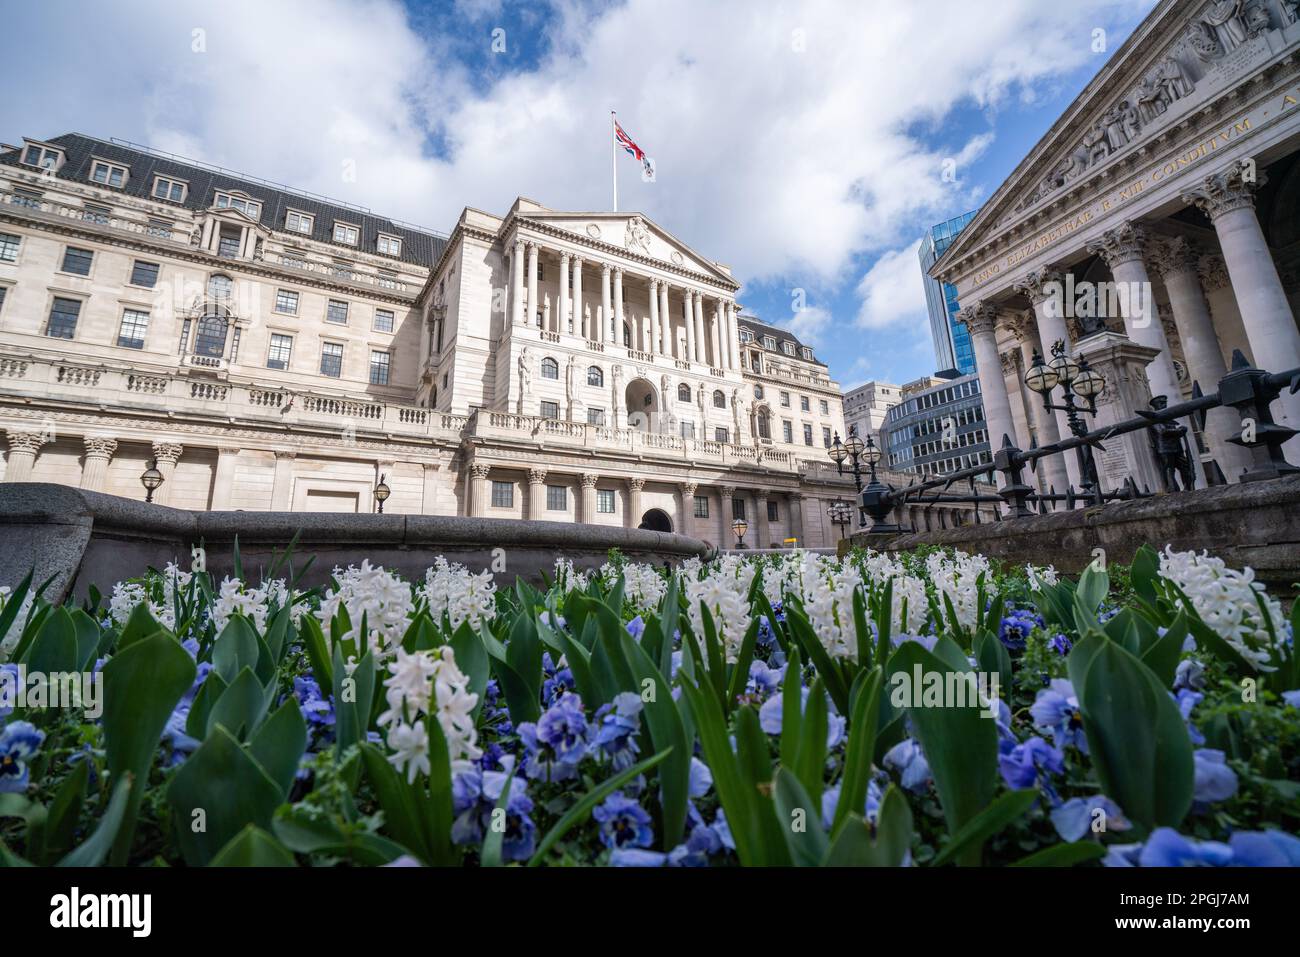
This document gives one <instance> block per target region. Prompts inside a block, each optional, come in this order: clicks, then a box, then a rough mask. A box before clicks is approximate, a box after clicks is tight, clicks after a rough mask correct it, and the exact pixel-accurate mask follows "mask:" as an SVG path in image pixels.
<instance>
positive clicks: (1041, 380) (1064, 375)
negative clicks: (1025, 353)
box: [1025, 339, 1106, 498]
mask: <svg viewBox="0 0 1300 957" xmlns="http://www.w3.org/2000/svg"><path fill="white" fill-rule="evenodd" d="M1025 385H1027V386H1029V388H1031V389H1033V390H1034V391H1035V392H1037V393H1038V394H1039V395H1041V396H1042V397H1043V408H1045V409H1047V410H1048V411H1049V412H1052V411H1058V410H1059V411H1061V412H1064V413H1065V419H1066V421H1067V422H1068V423H1069V424H1070V432H1071V433H1073V434H1074V435H1075V436H1078V437H1080V438H1081V437H1083V436H1085V435H1087V434H1088V427H1087V425H1085V424H1084V421H1083V415H1082V413H1084V412H1087V414H1088V415H1094V416H1095V415H1096V414H1097V396H1098V395H1100V394H1101V392H1102V390H1103V389H1105V388H1106V380H1105V379H1104V378H1103V377H1102V376H1101V374H1100V373H1098V372H1097V371H1095V370H1094V369H1092V368H1091V367H1090V366H1089V365H1088V360H1087V359H1086V358H1083V357H1080V358H1079V359H1077V360H1076V359H1075V358H1074V357H1073V356H1071V355H1070V354H1069V353H1067V352H1066V351H1065V343H1064V342H1062V341H1061V340H1060V339H1057V340H1056V342H1054V343H1053V344H1052V361H1051V362H1044V361H1043V357H1042V356H1041V355H1039V353H1038V350H1037V349H1035V350H1034V357H1033V361H1032V362H1031V363H1030V364H1029V371H1028V372H1026V373H1025ZM1058 385H1059V386H1061V389H1062V391H1063V392H1064V394H1065V402H1064V404H1062V405H1056V404H1053V402H1052V390H1053V389H1055V388H1056V387H1057V386H1058ZM1075 396H1078V397H1079V398H1080V399H1083V400H1085V401H1086V402H1087V405H1086V406H1083V405H1076V404H1075V401H1074V397H1075ZM1076 451H1077V454H1078V456H1079V474H1080V475H1081V476H1082V477H1083V478H1082V481H1081V482H1080V483H1079V484H1080V485H1082V486H1083V491H1084V492H1085V493H1086V494H1087V495H1089V496H1090V497H1092V498H1095V497H1096V496H1098V495H1100V494H1101V483H1100V482H1099V481H1098V480H1097V464H1096V462H1094V461H1093V457H1092V446H1090V445H1080V446H1079V447H1078V449H1077V450H1076Z"/></svg>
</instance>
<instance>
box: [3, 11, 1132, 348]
mask: <svg viewBox="0 0 1300 957" xmlns="http://www.w3.org/2000/svg"><path fill="white" fill-rule="evenodd" d="M1150 3H1151V0H1079V2H1075V3H1070V4H1046V3H1043V2H1042V0H1000V2H999V3H997V4H987V3H972V2H970V0H931V2H926V3H922V2H906V3H833V2H809V3H803V4H799V3H778V4H763V5H758V4H751V3H745V2H741V0H735V2H730V3H722V2H719V3H699V2H698V0H630V2H628V3H626V4H623V5H619V6H614V7H611V8H605V9H597V8H595V7H594V6H590V5H587V4H566V5H564V6H563V7H562V8H561V9H560V10H559V11H558V13H557V15H556V18H555V19H554V20H553V22H552V23H551V24H550V26H549V27H547V28H546V29H547V30H548V33H547V35H546V36H532V37H530V36H528V35H527V31H528V30H529V29H539V28H536V27H530V26H529V23H530V22H532V21H531V20H530V18H529V17H527V16H524V15H522V14H519V15H517V16H516V18H515V20H514V21H513V22H514V24H515V25H514V26H511V27H510V28H509V29H510V37H511V41H510V42H511V43H512V44H516V45H518V44H521V43H531V44H533V45H534V46H537V45H539V44H540V45H542V46H544V47H545V48H546V49H547V50H549V52H547V53H546V54H545V55H544V56H543V58H542V59H541V61H540V64H539V66H538V68H537V69H536V70H530V71H528V72H523V73H513V74H505V75H503V76H502V77H501V78H500V79H497V80H495V81H491V82H487V83H484V82H483V81H484V78H483V77H471V76H468V75H467V74H466V73H465V69H464V67H463V66H462V65H461V62H460V61H459V60H458V59H457V58H456V57H455V56H453V55H452V53H451V52H450V51H452V50H453V49H455V50H456V51H457V52H463V49H464V45H465V43H466V42H474V41H473V40H472V38H473V37H476V36H478V35H480V34H481V36H482V40H481V42H482V43H483V45H484V49H485V50H486V48H487V46H488V44H490V42H491V37H490V31H489V30H488V29H486V24H485V22H484V20H485V18H493V19H492V20H491V21H490V22H496V18H500V19H501V20H502V21H503V22H504V21H505V20H508V19H509V14H510V11H509V9H505V10H503V9H502V7H501V5H500V4H499V3H498V2H496V0H460V4H461V6H460V10H461V11H462V13H463V14H464V17H463V20H464V24H463V25H464V31H465V36H464V37H460V38H457V42H456V43H452V42H450V40H449V39H448V38H436V37H426V36H419V35H417V34H416V32H415V30H414V29H413V28H412V24H411V21H410V20H409V19H408V17H407V15H406V13H405V11H404V10H403V9H402V7H401V6H400V5H398V4H397V3H396V2H394V0H357V2H345V0H313V2H311V3H306V2H296V3H295V2H277V3H274V4H268V3H264V2H256V3H255V2H252V0H230V2H226V3H223V4H221V5H219V6H212V5H209V4H202V3H172V4H167V5H165V6H158V5H156V4H153V3H144V2H142V0H137V2H134V3H126V2H123V3H115V4H111V5H109V4H95V5H84V6H81V7H79V9H78V12H77V16H76V19H75V22H71V23H70V22H68V21H67V20H66V19H65V11H63V10H62V9H60V8H59V7H58V6H57V5H53V6H52V5H37V4H26V5H19V6H16V7H14V8H13V9H11V10H10V11H8V18H7V22H6V29H7V31H8V32H9V34H10V35H11V36H21V37H24V38H25V39H24V42H23V43H22V44H13V45H11V46H12V47H13V49H11V50H10V51H9V53H10V64H9V66H10V72H11V74H12V75H14V76H41V77H44V78H45V79H43V80H42V82H41V83H39V84H37V85H34V86H32V87H30V88H29V89H27V90H26V92H25V93H24V94H23V95H22V96H13V97H7V98H6V102H5V103H4V104H3V105H0V124H2V125H3V130H2V132H0V135H3V137H4V138H5V139H7V140H10V141H12V140H13V139H14V138H16V137H18V136H22V135H36V136H51V135H55V134H57V133H59V132H65V131H67V130H70V129H78V130H80V131H82V132H87V133H92V134H95V135H100V136H123V137H127V138H130V139H134V140H143V141H145V142H148V143H151V144H153V145H156V146H159V147H162V148H167V149H174V150H176V151H178V152H185V153H188V154H192V155H197V156H198V157H199V158H202V159H205V160H208V161H210V162H215V163H220V164H222V165H226V166H230V167H232V168H236V169H244V170H247V171H249V172H251V173H254V174H257V175H261V176H265V177H268V178H271V179H276V180H279V181H282V182H287V183H290V184H292V185H294V186H297V187H300V188H304V189H310V190H314V191H318V192H322V193H325V194H328V195H334V196H338V197H340V198H342V199H346V200H349V201H354V202H361V203H364V204H366V205H369V206H371V207H373V208H374V209H376V210H378V211H380V212H383V213H385V214H388V215H391V216H394V217H396V218H399V219H405V220H411V221H415V222H423V223H426V224H428V225H430V226H434V227H437V228H442V229H447V228H449V227H450V225H451V224H452V223H453V222H454V221H455V217H456V216H457V215H458V213H459V212H460V209H461V208H462V207H463V206H466V205H470V206H476V207H479V208H483V209H487V210H491V211H497V212H504V210H505V209H506V208H507V206H508V204H509V203H510V202H511V201H512V200H513V198H514V197H515V196H516V195H520V194H523V195H527V196H531V197H533V198H535V199H537V200H539V201H541V202H543V203H546V204H548V205H551V206H555V207H558V208H570V209H603V208H607V207H608V203H609V184H608V179H609V165H610V154H611V144H610V135H609V113H608V111H609V109H610V107H611V106H616V107H617V108H618V109H619V115H620V119H621V120H622V121H623V122H624V124H625V126H626V128H627V129H628V130H629V131H630V132H631V133H632V134H633V135H634V136H636V138H637V139H638V142H640V144H641V145H642V146H643V147H644V148H645V149H646V150H647V152H649V154H650V155H651V156H653V157H654V158H655V160H656V161H657V164H658V182H657V183H656V184H652V185H647V184H643V183H641V182H640V180H639V177H638V176H637V167H636V165H635V164H634V163H633V162H632V161H631V160H628V159H625V158H623V157H620V158H619V163H620V166H619V169H620V183H619V186H620V205H621V206H622V207H623V208H625V209H633V208H635V209H639V210H642V211H644V212H646V213H647V214H648V215H650V216H651V217H652V218H653V219H655V220H656V221H658V222H659V223H661V224H663V225H664V226H665V227H666V228H668V229H670V230H672V231H673V232H675V233H676V234H678V235H679V236H680V237H682V238H683V239H684V240H685V241H686V242H688V243H690V244H691V245H692V246H694V247H695V248H697V249H699V250H700V251H701V252H703V253H704V254H706V255H710V256H714V257H716V258H718V259H720V260H724V261H726V262H728V263H730V264H731V265H732V266H733V267H734V268H735V270H736V273H737V275H738V276H739V277H740V278H741V279H742V280H743V281H747V282H752V281H755V280H763V279H769V280H772V279H779V278H780V277H783V276H789V275H803V276H806V277H808V279H807V281H808V282H809V283H813V282H820V283H824V284H826V285H827V287H833V286H834V285H835V284H836V283H839V282H841V281H843V279H844V277H845V276H847V275H849V274H850V270H851V269H852V268H853V266H854V260H855V257H857V256H859V255H861V254H864V253H865V254H874V253H877V252H880V251H881V250H888V249H891V248H893V249H894V252H893V253H886V254H885V256H884V257H882V262H881V264H878V265H877V266H876V267H875V268H873V269H872V270H871V271H870V272H869V273H868V274H867V276H866V277H864V278H863V280H862V283H863V285H864V286H865V288H866V293H867V294H868V295H869V296H870V302H869V303H867V302H865V301H864V311H863V313H862V315H861V316H860V317H859V322H860V323H863V324H865V325H868V326H873V325H875V324H877V323H888V322H892V321H897V319H896V317H898V316H901V315H903V314H904V312H903V310H904V308H905V307H904V304H905V303H910V305H908V306H907V307H906V308H909V309H910V308H913V307H914V306H915V297H914V296H913V295H912V293H914V292H915V289H912V290H907V291H906V292H907V294H906V295H905V294H904V292H905V290H904V289H903V282H902V280H903V277H902V275H901V272H902V271H904V270H903V266H900V265H899V263H903V264H905V266H906V271H909V279H910V280H911V281H912V282H913V283H914V284H919V278H918V275H919V274H918V271H917V267H916V260H915V255H914V253H913V254H910V255H905V253H906V251H905V250H904V251H899V250H898V249H897V248H896V247H897V246H898V244H899V243H901V242H903V241H905V240H906V239H908V238H910V237H911V235H913V234H914V223H915V221H916V220H917V218H918V217H922V218H924V217H932V218H938V215H945V214H947V213H949V212H951V208H952V206H953V205H954V197H960V201H965V200H966V199H968V198H969V195H970V193H971V191H972V189H973V186H972V184H969V183H964V182H963V181H962V178H961V175H960V170H961V168H962V167H964V166H965V165H967V164H969V163H970V162H972V161H973V160H974V159H975V158H976V157H978V156H979V155H980V153H981V152H982V151H983V150H986V149H987V148H988V147H989V143H990V139H989V137H988V136H987V135H986V134H980V135H975V136H974V137H971V138H966V140H965V142H963V143H948V144H945V145H944V146H943V147H942V148H940V147H938V146H935V145H933V144H932V143H929V142H927V141H926V137H925V136H924V135H923V134H922V133H918V132H917V130H918V129H928V130H929V131H930V133H929V136H930V137H931V138H941V134H942V130H943V121H944V119H945V117H947V116H949V114H950V112H951V111H952V110H953V109H954V108H955V107H957V106H958V105H960V104H962V103H963V102H970V101H973V102H974V103H976V104H977V105H979V106H981V107H985V108H992V107H996V106H997V105H998V104H1001V103H1004V102H1008V101H1009V102H1011V103H1014V102H1016V101H1017V100H1019V99H1021V98H1023V97H1024V96H1025V95H1027V94H1028V93H1030V92H1032V86H1033V84H1036V83H1039V82H1044V81H1047V82H1050V81H1052V80H1053V79H1054V78H1056V77H1058V76H1060V75H1062V74H1064V73H1066V72H1068V71H1070V70H1072V69H1075V68H1077V67H1079V66H1080V65H1082V64H1084V63H1086V62H1088V61H1089V59H1090V58H1092V57H1093V54H1092V52H1091V50H1090V41H1091V30H1092V27H1093V26H1095V25H1098V24H1105V25H1110V24H1112V23H1113V22H1115V21H1116V20H1118V19H1121V18H1123V17H1130V16H1131V15H1132V14H1133V12H1134V11H1135V10H1136V9H1139V8H1142V9H1145V8H1146V7H1148V6H1150ZM450 22H456V21H454V20H451V21H450ZM196 28H199V29H204V30H206V37H205V39H206V52H205V53H195V52H192V49H191V45H192V30H194V29H196ZM797 30H798V31H802V36H803V37H804V38H805V47H804V49H803V51H802V52H797V51H796V50H795V49H794V47H795V46H796V43H795V42H794V41H795V37H796V34H795V31H797ZM467 37H468V38H470V40H468V41H467V40H466V38H467ZM52 56H57V62H58V64H59V68H58V70H57V71H55V72H54V73H53V74H50V72H49V71H48V69H47V64H48V61H49V59H50V58H51V57H52ZM953 150H956V151H957V152H956V158H957V160H958V168H959V176H958V181H957V183H950V182H949V183H946V182H944V181H943V179H942V175H941V173H942V161H943V159H944V158H945V156H948V155H952V151H953ZM349 160H353V161H355V163H356V170H357V177H356V181H355V182H350V181H348V180H346V179H345V177H344V171H345V169H346V166H345V163H346V161H349ZM960 201H959V202H958V203H957V205H960V204H961V202H960ZM890 257H895V258H890ZM897 257H902V258H901V259H899V258H897ZM896 272H897V273H899V274H898V275H896V274H895V273H896ZM868 306H869V308H868ZM863 317H866V319H865V322H864V319H863ZM890 317H895V318H890ZM814 320H815V321H816V322H817V323H818V325H817V329H824V328H825V323H826V321H827V320H824V319H821V318H820V317H818V316H816V315H814V316H812V317H807V318H806V319H805V320H804V321H805V322H813V321H814ZM796 321H798V320H796Z"/></svg>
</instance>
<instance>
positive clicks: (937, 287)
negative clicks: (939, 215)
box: [919, 210, 976, 375]
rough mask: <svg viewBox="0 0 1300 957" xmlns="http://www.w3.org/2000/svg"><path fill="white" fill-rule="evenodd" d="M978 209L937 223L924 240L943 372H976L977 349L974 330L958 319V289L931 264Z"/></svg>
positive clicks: (929, 304)
mask: <svg viewBox="0 0 1300 957" xmlns="http://www.w3.org/2000/svg"><path fill="white" fill-rule="evenodd" d="M975 213H976V210H971V211H970V212H969V213H965V214H964V215H961V216H958V217H956V218H955V219H950V220H948V221H947V222H946V223H940V224H939V225H938V226H934V227H932V228H931V229H930V231H929V232H927V233H926V234H925V238H924V239H922V240H921V248H920V253H919V255H920V259H921V275H922V277H923V280H924V282H925V304H926V309H927V310H928V311H929V313H930V336H931V338H933V340H934V357H935V362H936V364H937V366H938V369H939V371H941V372H942V371H947V370H949V369H954V370H956V371H957V372H959V373H961V374H962V375H970V374H971V373H972V372H974V371H975V349H974V347H973V346H972V345H971V341H970V333H968V332H967V331H966V327H965V326H963V325H961V324H960V323H959V322H957V318H956V317H957V309H958V308H959V305H958V302H957V290H956V289H955V288H954V287H952V286H950V285H949V284H948V283H946V282H939V280H937V279H932V278H931V277H930V274H929V273H930V267H931V266H933V265H934V264H935V263H936V262H938V261H939V257H940V256H942V255H943V253H944V250H946V249H947V248H948V247H949V246H950V245H952V241H953V240H954V239H956V238H957V234H958V233H960V232H961V231H962V230H963V229H964V228H965V227H966V224H967V223H969V222H970V221H971V220H972V219H974V218H975Z"/></svg>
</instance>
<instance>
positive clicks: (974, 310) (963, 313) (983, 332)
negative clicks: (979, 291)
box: [957, 302, 998, 336]
mask: <svg viewBox="0 0 1300 957" xmlns="http://www.w3.org/2000/svg"><path fill="white" fill-rule="evenodd" d="M997 320H998V309H997V307H996V306H994V305H993V303H991V302H973V303H971V304H970V305H969V306H965V307H963V308H962V309H960V310H959V311H958V312H957V321H958V322H960V323H961V324H962V325H964V326H965V327H966V328H967V329H968V330H970V334H971V335H972V336H992V335H993V329H994V327H995V325H996V324H997Z"/></svg>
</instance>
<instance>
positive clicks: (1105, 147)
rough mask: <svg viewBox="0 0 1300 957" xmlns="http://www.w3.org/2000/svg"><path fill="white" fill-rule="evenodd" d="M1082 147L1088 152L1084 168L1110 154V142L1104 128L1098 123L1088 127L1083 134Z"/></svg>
mask: <svg viewBox="0 0 1300 957" xmlns="http://www.w3.org/2000/svg"><path fill="white" fill-rule="evenodd" d="M1083 148H1084V149H1085V150H1087V153H1088V162H1087V163H1086V164H1085V168H1086V167H1087V166H1091V165H1092V164H1093V163H1097V162H1099V161H1101V160H1104V159H1105V158H1106V157H1107V156H1109V155H1110V142H1109V141H1108V140H1107V138H1106V130H1105V129H1104V128H1102V127H1101V126H1100V125H1098V126H1094V127H1093V128H1092V129H1090V130H1089V131H1088V132H1087V133H1085V134H1084V135H1083Z"/></svg>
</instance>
